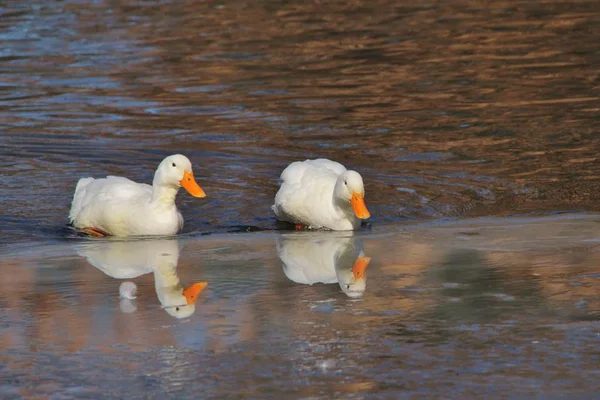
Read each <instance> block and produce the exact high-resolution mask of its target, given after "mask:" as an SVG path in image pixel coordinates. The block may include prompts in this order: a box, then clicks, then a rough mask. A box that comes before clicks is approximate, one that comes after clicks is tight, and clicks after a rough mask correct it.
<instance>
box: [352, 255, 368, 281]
mask: <svg viewBox="0 0 600 400" xmlns="http://www.w3.org/2000/svg"><path fill="white" fill-rule="evenodd" d="M370 262H371V258H370V257H358V258H357V259H356V261H355V262H354V265H353V266H352V273H354V279H356V280H358V279H361V278H364V277H365V271H366V270H367V267H368V266H369V263H370Z"/></svg>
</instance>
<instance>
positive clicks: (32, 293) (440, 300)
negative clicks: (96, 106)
mask: <svg viewBox="0 0 600 400" xmlns="http://www.w3.org/2000/svg"><path fill="white" fill-rule="evenodd" d="M599 222H600V217H599V216H597V215H586V214H575V215H564V216H556V217H547V218H529V219H525V218H521V219H517V218H513V219H491V218H490V219H477V220H471V221H460V222H456V221H455V222H452V221H448V222H445V223H444V222H438V223H428V224H422V225H407V226H405V227H403V228H402V229H398V230H389V229H388V230H386V229H382V230H377V229H374V230H371V231H361V232H358V233H357V234H356V235H352V236H349V235H348V234H347V233H339V232H337V233H336V232H314V233H311V232H282V233H248V234H229V235H209V236H187V237H180V238H158V239H149V240H143V241H140V240H106V239H94V240H91V239H90V240H79V241H73V242H71V243H66V244H55V245H46V244H40V245H33V244H28V245H21V246H13V247H12V249H6V248H4V249H3V250H4V251H5V254H6V257H5V259H4V260H3V263H2V270H3V273H2V275H1V276H0V284H1V285H2V288H1V290H0V305H1V306H0V307H1V308H0V327H1V328H0V329H1V330H0V340H1V343H2V349H3V350H2V352H1V353H0V356H1V361H2V362H1V365H2V366H1V367H0V368H1V370H0V375H1V376H2V385H1V386H0V392H1V393H2V397H3V398H18V397H20V396H28V395H31V394H33V393H36V394H48V395H52V396H56V397H58V398H61V397H67V398H68V397H77V398H98V396H113V397H116V398H136V397H141V396H142V395H143V396H144V397H146V398H164V397H165V396H167V397H173V398H223V397H270V398H281V397H282V396H285V395H291V396H293V397H301V398H332V397H336V398H340V397H345V398H362V397H364V396H366V395H371V396H372V397H384V398H390V397H394V398H397V397H404V396H410V395H413V396H417V397H440V396H441V397H451V398H457V397H465V396H466V397H479V398H481V397H487V398H505V397H506V396H509V397H510V396H512V397H518V398H539V397H543V398H553V397H556V396H558V395H559V394H560V395H563V396H567V397H571V396H574V395H579V394H581V395H584V396H585V397H584V398H592V397H593V396H594V395H595V394H596V393H598V390H600V384H598V382H600V380H599V379H598V378H599V375H600V369H599V367H598V366H599V365H600V352H599V351H598V349H599V348H600V321H599V319H600V303H599V301H598V291H597V285H598V279H599V278H600V267H598V265H599V261H600V247H599V244H600V235H599V234H598V232H600V230H599V227H600V224H599ZM365 256H366V257H370V258H371V261H370V262H369V263H368V266H367V267H366V270H363V274H362V275H361V274H359V275H358V279H359V280H362V286H361V285H359V286H360V287H361V288H362V292H361V293H360V294H358V295H356V294H353V295H348V294H347V293H346V292H345V291H344V290H343V289H344V286H343V285H344V284H345V282H349V281H352V280H354V282H353V283H354V284H356V276H355V275H354V273H353V268H354V266H355V261H356V259H358V258H359V257H365ZM198 281H206V282H208V287H207V288H206V289H205V290H204V291H203V292H201V294H200V295H199V300H198V301H197V302H196V304H194V305H186V304H185V299H184V298H183V296H182V295H181V290H182V289H183V288H185V287H188V286H189V285H191V284H192V283H193V282H198ZM124 282H133V283H135V284H136V285H137V289H138V291H137V298H136V299H135V300H127V301H133V302H134V304H133V308H132V307H129V308H127V307H126V308H124V307H123V304H122V302H123V300H125V299H122V298H120V294H119V288H120V286H121V285H122V284H123V283H124ZM359 283H360V282H359ZM130 306H131V305H130ZM173 307H179V311H174V308H173Z"/></svg>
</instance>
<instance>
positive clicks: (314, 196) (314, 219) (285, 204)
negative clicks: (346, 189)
mask: <svg viewBox="0 0 600 400" xmlns="http://www.w3.org/2000/svg"><path fill="white" fill-rule="evenodd" d="M345 171H346V168H344V166H343V165H342V164H340V163H337V162H335V161H330V160H327V159H323V158H321V159H317V160H306V161H296V162H293V163H291V164H290V165H289V166H288V167H287V168H286V169H284V170H283V172H282V173H281V187H280V189H279V191H278V192H277V195H276V196H275V204H274V205H273V207H272V209H273V212H274V213H275V215H276V216H277V218H279V219H280V220H284V221H288V222H292V223H299V224H304V225H308V226H323V225H324V223H323V221H321V220H323V219H324V218H328V213H329V212H330V211H331V209H330V208H331V203H332V196H333V189H334V187H335V183H336V181H337V178H338V176H339V175H340V174H342V173H344V172H345Z"/></svg>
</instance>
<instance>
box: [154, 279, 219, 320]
mask: <svg viewBox="0 0 600 400" xmlns="http://www.w3.org/2000/svg"><path fill="white" fill-rule="evenodd" d="M206 286H208V283H206V282H196V283H193V284H191V285H190V286H189V287H187V288H185V289H183V291H180V292H179V293H176V292H177V291H174V292H173V293H159V299H160V301H161V303H162V305H163V308H164V309H165V311H166V312H167V313H168V314H169V315H171V316H173V317H175V318H187V317H189V316H190V315H192V314H193V313H194V311H196V301H198V296H199V295H200V292H202V291H203V290H204V289H205V288H206ZM161 294H162V296H161Z"/></svg>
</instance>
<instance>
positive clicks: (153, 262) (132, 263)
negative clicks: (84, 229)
mask: <svg viewBox="0 0 600 400" xmlns="http://www.w3.org/2000/svg"><path fill="white" fill-rule="evenodd" d="M77 253H78V254H79V255H80V256H83V257H85V258H87V260H88V262H89V263H90V264H92V265H93V266H94V267H96V268H98V269H99V270H100V271H102V272H104V273H105V274H106V275H108V276H110V277H112V278H115V279H133V278H136V277H138V276H141V275H144V274H148V273H153V274H154V288H155V290H156V295H157V297H158V300H159V301H160V303H161V305H162V307H163V308H164V309H165V311H167V313H169V314H170V315H172V316H173V317H176V318H186V317H189V316H190V315H192V314H193V313H194V311H196V305H195V304H196V301H197V300H198V295H199V294H200V292H202V291H203V290H204V289H205V288H206V286H207V285H208V284H207V283H206V282H196V283H193V284H191V285H190V286H188V287H187V288H185V287H184V286H183V285H182V284H181V282H180V280H179V277H178V276H177V262H178V260H179V242H178V241H177V240H173V239H170V240H169V239H162V240H136V241H120V240H115V241H113V240H108V241H94V242H88V243H83V244H80V245H78V246H77Z"/></svg>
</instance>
